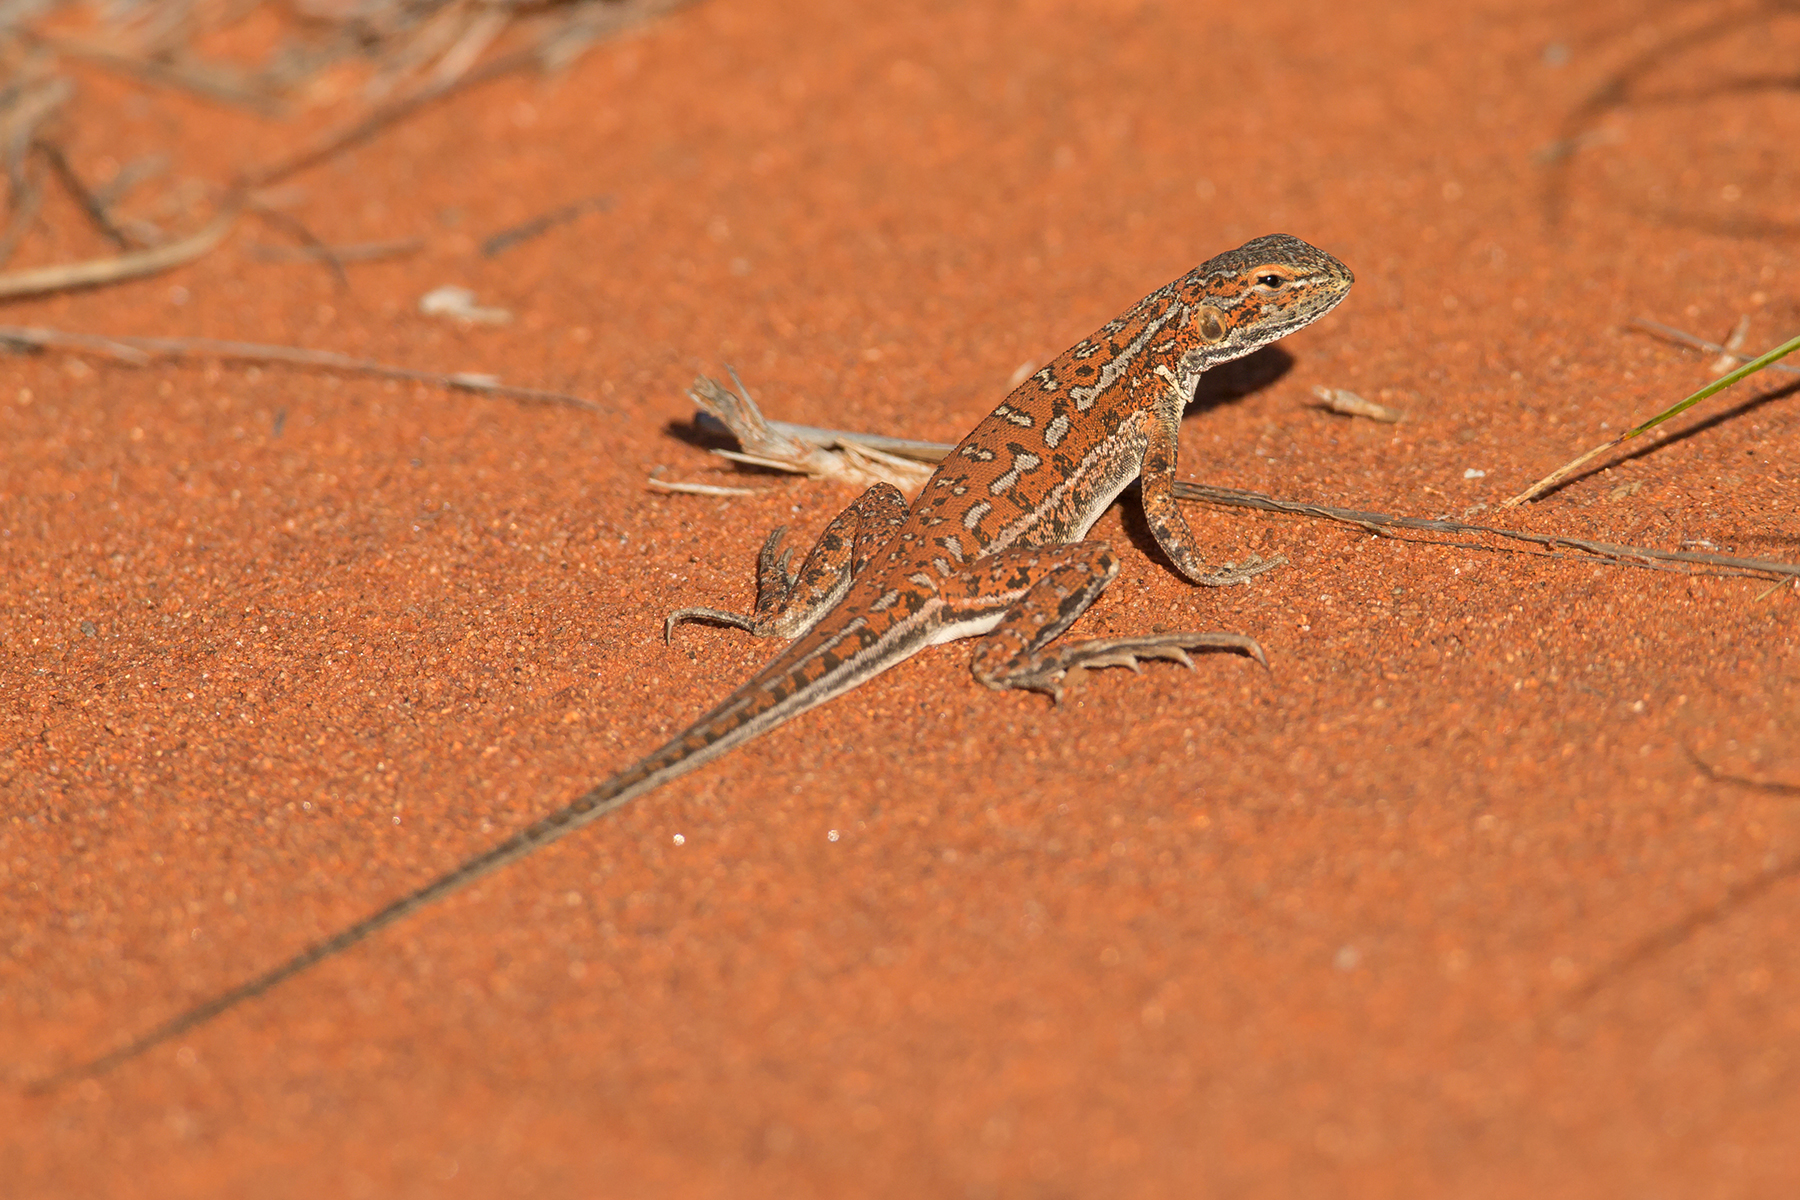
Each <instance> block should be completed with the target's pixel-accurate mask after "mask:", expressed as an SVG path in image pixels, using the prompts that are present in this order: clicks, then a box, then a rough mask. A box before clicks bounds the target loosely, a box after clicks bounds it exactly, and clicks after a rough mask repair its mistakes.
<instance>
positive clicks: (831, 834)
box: [825, 829, 838, 842]
mask: <svg viewBox="0 0 1800 1200" xmlns="http://www.w3.org/2000/svg"><path fill="white" fill-rule="evenodd" d="M825 840H826V841H828V842H835V841H837V840H838V831H837V830H835V829H833V830H829V831H828V832H827V833H826V834H825Z"/></svg>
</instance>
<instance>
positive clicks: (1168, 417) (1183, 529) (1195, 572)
mask: <svg viewBox="0 0 1800 1200" xmlns="http://www.w3.org/2000/svg"><path fill="white" fill-rule="evenodd" d="M1173 390H1174V388H1173V385H1171V391H1173ZM1176 396H1177V399H1179V393H1176ZM1180 422H1181V409H1180V407H1178V406H1177V405H1173V404H1165V405H1160V406H1158V408H1157V409H1156V410H1155V411H1153V412H1152V413H1151V414H1150V415H1149V419H1148V420H1147V421H1146V422H1145V424H1146V425H1147V426H1148V432H1149V435H1150V436H1149V444H1148V445H1147V446H1146V447H1145V449H1144V469H1143V474H1142V475H1140V476H1139V478H1138V491H1139V494H1140V495H1141V496H1142V497H1143V502H1144V520H1145V521H1146V522H1148V523H1149V525H1150V532H1151V533H1152V534H1154V535H1155V536H1156V544H1157V545H1159V546H1161V547H1162V549H1163V553H1164V554H1167V555H1168V556H1169V561H1171V562H1173V563H1174V564H1175V569H1176V570H1178V571H1180V572H1181V573H1182V574H1183V575H1184V576H1186V577H1187V578H1188V580H1189V581H1191V582H1193V583H1198V584H1200V585H1202V586H1204V587H1226V586H1229V585H1230V584H1234V583H1242V582H1244V580H1246V579H1249V578H1250V577H1251V576H1253V575H1261V574H1262V573H1263V572H1264V571H1272V570H1274V569H1275V568H1276V567H1279V566H1280V565H1281V564H1282V563H1284V562H1286V561H1287V559H1285V558H1282V557H1280V556H1277V557H1275V558H1272V559H1270V560H1268V561H1267V562H1264V561H1262V560H1260V559H1257V558H1255V557H1252V558H1251V560H1250V561H1249V562H1247V563H1245V564H1244V565H1243V566H1241V567H1230V566H1228V567H1225V568H1224V569H1222V570H1216V571H1215V570H1213V569H1212V568H1211V567H1208V566H1207V565H1206V563H1205V562H1204V561H1202V560H1201V558H1200V555H1199V552H1198V551H1196V550H1195V549H1194V531H1193V530H1191V529H1189V528H1188V523H1187V518H1186V517H1184V516H1182V515H1181V509H1180V507H1178V506H1177V505H1176V503H1175V462H1176V458H1177V457H1178V455H1179V453H1180V445H1179V442H1178V440H1177V433H1178V431H1179V429H1180Z"/></svg>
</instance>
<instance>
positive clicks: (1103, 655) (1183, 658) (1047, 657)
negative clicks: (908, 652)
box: [981, 633, 1269, 704]
mask: <svg viewBox="0 0 1800 1200" xmlns="http://www.w3.org/2000/svg"><path fill="white" fill-rule="evenodd" d="M1189 650H1235V651H1237V652H1238V653H1240V654H1245V655H1248V656H1249V657H1251V658H1254V659H1255V660H1256V661H1257V662H1259V663H1261V664H1262V666H1263V669H1264V670H1267V669H1268V667H1269V656H1268V655H1267V654H1264V653H1263V648H1262V646H1261V645H1259V644H1258V643H1257V641H1256V639H1255V638H1252V637H1247V636H1245V635H1244V634H1241V633H1156V634H1147V635H1144V636H1142V637H1122V638H1093V639H1090V640H1088V641H1085V642H1076V643H1074V644H1073V645H1069V646H1063V647H1060V648H1053V649H1050V650H1047V651H1044V652H1042V653H1040V654H1038V655H1036V656H1034V658H1033V660H1032V662H1031V663H1030V664H1029V665H1028V666H1026V667H1025V668H1024V669H1023V670H1020V671H1016V672H1011V673H1008V674H1006V675H1003V676H995V677H992V678H984V679H982V680H981V682H983V683H985V684H986V685H987V686H988V687H991V688H994V689H996V690H1000V689H1005V688H1024V689H1027V690H1029V691H1034V692H1043V693H1045V694H1046V695H1048V696H1049V697H1050V698H1051V699H1053V700H1055V701H1056V702H1057V703H1059V704H1060V703H1061V702H1062V696H1063V689H1064V688H1065V687H1066V686H1068V685H1071V684H1073V683H1074V682H1075V678H1076V677H1077V676H1078V675H1079V674H1080V673H1081V672H1082V671H1091V670H1099V669H1100V668H1102V667H1126V668H1129V669H1130V670H1131V671H1133V672H1137V671H1138V670H1139V668H1138V664H1139V663H1141V662H1148V661H1151V660H1153V659H1163V660H1165V661H1167V662H1176V663H1180V664H1181V665H1182V666H1184V667H1186V668H1187V669H1188V670H1190V671H1191V670H1193V669H1194V660H1193V659H1192V658H1190V657H1188V651H1189Z"/></svg>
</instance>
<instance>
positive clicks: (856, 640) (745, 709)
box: [28, 620, 924, 1092]
mask: <svg viewBox="0 0 1800 1200" xmlns="http://www.w3.org/2000/svg"><path fill="white" fill-rule="evenodd" d="M871 632H872V631H870V630H868V629H867V626H866V624H865V623H864V622H863V621H860V620H857V621H852V622H849V623H848V625H847V626H846V627H845V628H843V629H839V630H837V631H835V632H833V633H830V634H820V633H819V632H818V631H816V630H815V631H814V633H812V634H810V635H806V636H803V637H801V638H800V639H799V640H798V641H796V642H794V643H793V644H792V645H790V646H789V647H788V648H787V649H786V650H785V651H784V652H783V653H781V654H780V655H778V656H776V658H775V660H774V661H773V662H771V663H770V664H769V665H768V666H766V667H764V668H763V669H762V670H761V671H759V672H758V673H757V674H756V675H755V677H753V678H752V679H750V680H749V681H748V682H747V683H745V684H744V686H742V687H740V688H739V689H738V690H737V691H735V692H733V693H732V694H731V695H729V696H727V697H726V698H725V699H724V700H723V701H721V702H720V704H719V705H718V706H717V707H716V708H714V709H713V710H712V711H711V712H708V713H707V714H706V715H704V716H702V717H701V718H700V719H699V720H697V721H695V722H694V723H693V724H692V725H690V726H688V727H687V728H686V729H684V730H683V731H682V732H680V733H679V734H677V735H675V737H673V738H671V739H670V740H669V741H668V742H667V743H666V744H665V745H663V746H662V747H661V748H660V749H658V750H656V751H654V752H653V753H651V754H649V755H648V756H646V757H644V758H642V759H640V760H639V761H638V762H636V763H633V764H632V765H631V766H629V767H627V768H625V770H623V771H620V772H619V773H618V774H616V775H614V776H612V777H611V778H609V779H607V780H605V781H604V782H602V783H599V784H597V785H595V786H594V787H593V788H591V789H589V790H588V791H586V792H584V793H583V794H582V795H580V796H578V797H576V799H575V800H573V801H572V802H570V803H569V804H568V805H566V806H564V807H563V808H561V809H558V810H557V811H556V812H553V813H551V814H550V815H549V816H547V817H545V818H543V819H542V820H540V821H537V822H535V823H533V824H532V825H530V826H527V827H526V828H525V829H522V830H520V831H519V832H518V833H515V834H513V835H512V836H511V837H509V838H507V839H506V840H505V841H504V842H501V843H500V844H499V845H497V846H494V847H493V848H492V849H489V850H486V851H483V852H482V853H480V854H477V855H476V856H475V857H473V858H470V859H468V860H466V861H464V862H463V863H462V864H461V865H459V866H457V867H455V868H453V869H451V870H450V871H447V872H445V873H444V874H442V875H440V876H438V877H437V878H436V879H434V880H432V881H431V882H430V883H428V884H426V885H425V886H424V887H421V888H419V889H418V890H417V891H415V892H412V893H411V894H409V895H406V896H403V897H401V898H400V899H398V900H396V901H394V902H393V903H392V904H390V905H388V906H387V907H386V908H383V909H381V910H380V911H379V912H376V913H374V914H372V915H370V916H367V917H364V918H363V919H362V920H360V921H358V922H356V924H354V925H350V926H348V927H346V928H345V929H343V930H340V931H339V932H337V933H334V934H332V935H331V936H330V937H328V938H326V939H325V940H323V941H320V942H315V943H313V944H312V945H311V946H308V947H307V948H306V949H304V950H302V951H300V952H299V953H298V954H296V955H294V956H293V957H292V958H290V959H288V960H287V961H286V962H284V963H282V964H281V965H280V966H277V967H272V968H270V969H269V970H267V971H265V972H263V973H262V974H261V975H258V976H257V977H256V978H254V979H251V980H249V981H248V982H246V983H241V984H239V985H238V986H237V987H234V988H232V989H230V990H229V991H225V992H221V993H220V994H218V995H217V996H214V997H213V998H212V999H210V1000H208V1001H206V1002H205V1003H203V1004H198V1005H195V1006H194V1007H193V1008H190V1009H188V1010H187V1011H186V1012H183V1013H180V1014H178V1015H176V1016H174V1017H171V1018H170V1019H169V1020H167V1021H164V1022H163V1023H162V1024H161V1025H158V1026H156V1027H155V1028H154V1029H151V1030H149V1031H148V1032H146V1033H142V1034H139V1035H138V1036H137V1037H136V1038H134V1039H132V1040H131V1041H129V1042H127V1043H126V1044H125V1045H123V1046H120V1047H119V1048H118V1049H116V1050H112V1051H109V1052H108V1053H106V1054H103V1055H101V1056H100V1057H98V1058H94V1059H90V1060H89V1061H87V1062H84V1063H80V1064H77V1065H75V1066H72V1067H66V1068H64V1069H63V1070H61V1071H58V1072H56V1073H55V1074H53V1075H51V1076H49V1077H47V1078H45V1079H42V1080H39V1081H38V1082H36V1083H34V1084H32V1085H30V1087H29V1088H28V1090H29V1091H31V1092H45V1091H49V1090H51V1089H54V1088H56V1087H59V1086H61V1085H63V1084H66V1083H69V1082H71V1081H73V1080H76V1079H81V1078H86V1077H91V1076H94V1075H100V1074H103V1073H105V1072H107V1071H110V1070H112V1069H113V1068H114V1067H117V1066H119V1065H121V1064H122V1063H126V1062H129V1061H130V1060H132V1059H134V1058H136V1057H138V1056H139V1055H141V1054H143V1053H145V1052H146V1051H149V1050H152V1049H154V1048H156V1047H157V1046H159V1045H161V1044H162V1043H164V1042H167V1041H169V1040H170V1039H172V1038H176V1037H179V1036H180V1035H182V1034H183V1033H186V1032H187V1031H188V1030H190V1029H193V1028H195V1027H197V1026H200V1025H204V1024H205V1023H206V1022H208V1021H210V1020H212V1019H213V1018H214V1017H216V1016H219V1015H220V1014H221V1013H224V1012H226V1011H228V1010H230V1009H233V1008H236V1007H237V1006H238V1005H240V1004H242V1003H244V1002H245V1001H247V1000H253V999H255V998H256V997H258V996H260V995H262V994H263V993H264V992H266V991H268V990H269V989H271V988H273V987H275V986H277V985H279V984H281V983H283V982H284V981H286V980H288V979H291V978H293V977H294V976H295V975H298V974H300V973H301V972H302V971H304V970H306V969H307V968H308V967H310V966H313V965H314V964H315V963H318V962H322V961H323V960H325V959H327V958H330V957H332V956H333V955H335V954H338V953H341V952H342V951H345V950H348V949H349V948H350V947H352V946H354V945H356V944H357V943H358V942H360V941H362V940H363V939H364V938H367V937H369V936H370V935H372V934H375V933H377V932H379V931H381V930H382V929H385V928H387V927H388V926H389V925H392V924H394V923H395V922H397V921H401V920H404V919H405V918H406V917H408V916H410V915H412V914H413V913H415V912H417V911H419V910H420V909H421V908H424V907H425V906H426V905H428V904H432V903H434V902H435V901H438V900H441V899H442V898H443V897H445V896H447V895H449V894H450V893H451V892H454V891H456V890H457V889H458V888H462V887H466V886H468V885H469V884H471V883H473V882H474V881H475V880H477V879H480V878H481V877H482V876H483V875H486V874H488V873H490V872H492V871H497V870H499V869H500V868H501V867H504V866H506V865H507V864H508V863H511V862H514V861H515V860H517V859H521V858H524V857H525V856H526V855H527V854H530V853H531V852H532V851H534V850H536V849H538V848H539V847H541V846H546V845H549V844H550V843H551V842H554V841H555V840H556V839H558V838H560V837H562V836H563V835H564V834H567V833H571V832H573V831H574V830H577V829H579V828H581V827H582V826H583V825H586V824H587V823H588V822H589V821H592V820H595V819H596V818H598V817H602V816H604V815H606V814H607V813H609V812H611V811H612V810H613V809H615V808H618V807H620V806H621V805H623V804H626V803H628V802H629V801H631V800H634V799H636V798H637V797H639V796H641V795H643V794H644V793H645V792H648V791H652V790H654V789H655V788H658V787H661V786H662V785H663V784H665V783H667V782H668V781H669V780H671V779H674V778H675V777H676V776H678V775H683V774H685V773H687V772H688V771H691V770H693V769H694V768H695V767H698V766H700V765H702V764H703V763H707V762H710V761H712V760H713V759H715V758H717V757H719V756H720V755H722V754H724V753H725V752H726V751H728V750H731V749H733V748H735V747H736V746H739V745H741V744H742V743H744V742H747V741H749V740H750V739H751V738H754V737H756V736H757V735H758V734H762V733H766V732H767V731H768V730H770V729H773V728H774V727H775V726H777V725H780V724H782V723H783V722H785V721H787V720H789V719H790V718H792V717H796V716H798V715H800V714H801V713H803V712H805V711H806V710H807V709H809V708H813V707H815V706H817V705H819V704H823V703H824V702H825V701H827V700H830V699H831V698H833V697H834V696H838V695H841V694H843V693H844V692H847V691H849V690H850V689H851V688H854V687H855V686H857V685H858V684H859V683H861V682H863V680H865V679H867V678H869V677H870V676H872V675H875V674H879V673H880V672H881V671H883V670H886V669H887V668H888V667H890V666H893V665H894V664H895V663H897V662H899V661H900V660H901V659H903V658H906V657H908V656H910V654H911V653H912V652H913V651H915V650H917V649H919V648H921V647H922V646H923V645H924V640H923V638H919V639H917V641H916V644H914V645H911V646H908V647H907V648H906V649H905V650H904V651H901V652H899V653H894V649H895V647H894V646H893V644H892V643H893V641H894V639H893V638H892V637H891V636H890V637H888V638H880V639H878V638H875V637H872V636H870V633H871ZM892 632H893V631H891V630H890V631H889V633H890V635H891V633H892ZM907 640H908V641H912V640H913V639H910V638H909V639H907ZM845 641H849V642H850V643H851V653H850V654H849V655H848V656H846V657H840V656H839V655H838V654H837V653H835V651H836V650H837V649H838V648H839V647H840V646H841V645H842V643H844V642H845ZM882 642H887V643H888V644H887V645H885V646H884V645H881V644H880V643H882ZM883 651H886V653H883Z"/></svg>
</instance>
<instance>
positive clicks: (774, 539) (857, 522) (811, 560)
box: [663, 483, 906, 641]
mask: <svg viewBox="0 0 1800 1200" xmlns="http://www.w3.org/2000/svg"><path fill="white" fill-rule="evenodd" d="M905 519H906V497H905V496H904V495H902V494H901V492H900V489H898V488H896V487H894V486H893V485H892V484H889V483H878V484H876V485H875V486H874V487H871V488H870V489H869V490H868V491H866V492H864V493H863V494H862V495H861V496H859V497H857V498H856V499H855V500H854V501H852V502H851V503H850V505H849V506H848V507H846V508H845V509H844V510H843V511H842V512H840V513H839V514H838V515H837V516H836V517H833V518H832V521H831V524H829V525H827V526H826V527H825V532H824V533H821V534H820V535H819V540H818V541H817V542H815V543H814V544H813V548H812V550H811V551H810V552H808V554H807V556H806V561H805V562H803V563H802V564H801V565H800V569H799V570H798V571H795V570H793V569H791V568H790V567H789V565H788V564H789V560H790V559H791V558H792V556H793V549H792V548H791V547H789V548H787V549H783V548H782V545H781V543H782V540H783V538H785V537H786V535H787V527H786V526H785V525H784V526H779V527H777V528H776V529H775V530H774V531H773V532H771V533H770V534H769V537H768V540H766V541H765V542H763V547H762V551H761V553H759V554H758V555H757V558H756V609H755V611H754V612H751V613H747V614H746V613H734V612H726V611H725V610H723V609H717V608H678V609H676V610H675V611H674V612H672V613H670V614H669V615H668V617H667V618H666V619H665V620H664V622H663V640H664V641H668V640H669V638H670V637H671V636H672V635H673V634H674V632H675V627H676V626H677V625H680V624H682V623H684V622H686V621H706V622H710V623H713V624H719V625H729V626H731V627H732V628H734V629H742V630H744V631H745V632H746V633H749V634H751V635H753V636H755V637H779V638H793V637H798V636H799V635H800V634H802V633H804V632H805V631H806V630H808V629H810V628H811V627H812V624H813V622H814V621H817V620H818V619H819V618H820V617H821V616H823V615H825V613H826V612H828V611H830V609H831V606H832V605H834V604H836V603H837V602H838V600H839V599H840V598H841V597H842V596H843V594H844V592H845V591H846V590H848V589H849V587H850V583H851V581H852V580H853V579H855V578H856V576H858V575H860V574H861V573H862V571H863V568H865V567H867V566H868V565H869V560H870V559H872V558H873V557H874V555H875V551H876V550H878V549H880V548H881V547H882V546H883V545H885V544H886V543H887V541H888V539H889V538H891V537H892V536H893V534H894V531H895V530H896V529H898V528H899V527H900V523H901V522H902V521H904V520H905Z"/></svg>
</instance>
